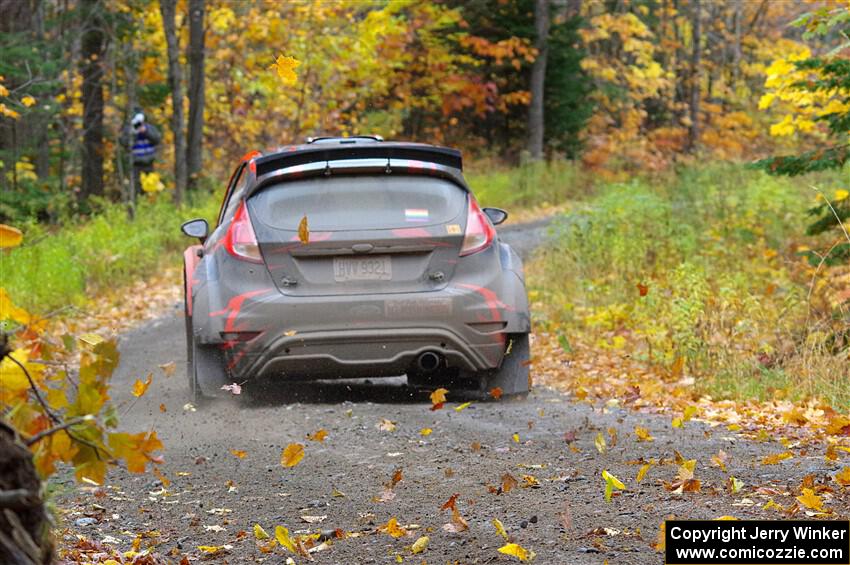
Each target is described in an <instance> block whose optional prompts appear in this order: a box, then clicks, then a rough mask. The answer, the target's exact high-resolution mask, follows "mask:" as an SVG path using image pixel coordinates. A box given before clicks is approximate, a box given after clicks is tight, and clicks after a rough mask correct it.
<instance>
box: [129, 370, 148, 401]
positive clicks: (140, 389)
mask: <svg viewBox="0 0 850 565" xmlns="http://www.w3.org/2000/svg"><path fill="white" fill-rule="evenodd" d="M152 381H153V373H151V374H149V375H148V378H147V379H145V381H144V382H142V381H141V380H139V379H136V382H135V383H134V384H133V396H135V397H136V398H140V397H142V396H144V394H145V393H146V392H147V391H148V387H149V386H151V382H152Z"/></svg>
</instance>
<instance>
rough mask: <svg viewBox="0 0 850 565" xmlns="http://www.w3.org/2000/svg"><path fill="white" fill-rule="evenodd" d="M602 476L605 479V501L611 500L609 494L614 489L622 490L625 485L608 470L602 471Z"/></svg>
mask: <svg viewBox="0 0 850 565" xmlns="http://www.w3.org/2000/svg"><path fill="white" fill-rule="evenodd" d="M602 478H603V479H605V501H606V502H611V495H612V494H613V493H614V489H615V488H616V489H618V490H623V489H625V488H626V485H624V484H623V482H622V481H620V479H618V478H617V477H615V476H614V475H612V474H611V473H609V472H608V471H602Z"/></svg>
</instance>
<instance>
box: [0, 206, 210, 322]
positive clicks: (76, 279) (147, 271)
mask: <svg viewBox="0 0 850 565" xmlns="http://www.w3.org/2000/svg"><path fill="white" fill-rule="evenodd" d="M194 200H195V201H194V202H193V203H192V204H191V205H189V206H186V207H184V208H182V209H177V208H175V207H174V206H173V205H172V204H171V203H170V202H166V201H165V199H160V201H158V202H149V201H142V202H140V203H139V205H138V207H137V210H136V218H135V219H134V220H132V221H131V220H130V219H129V218H128V217H127V213H126V211H125V209H124V207H123V206H120V205H116V204H106V205H105V206H103V207H102V209H101V211H100V212H98V213H96V214H94V215H92V216H91V217H89V218H87V219H85V220H81V221H80V220H78V221H74V222H68V223H66V224H65V225H63V226H62V227H59V228H55V227H53V228H48V227H45V226H42V225H39V224H36V223H31V224H27V225H24V226H18V227H19V228H20V229H21V230H22V231H23V232H24V243H23V245H21V246H20V247H18V248H16V249H12V250H9V251H6V252H5V253H3V254H2V256H0V262H1V263H2V268H0V288H4V289H5V290H6V291H7V292H8V293H9V295H10V296H11V298H12V300H13V301H14V303H15V304H16V305H18V306H20V307H22V308H25V309H26V310H29V311H30V312H33V313H34V314H37V315H45V314H47V313H49V312H52V311H55V310H58V309H60V308H63V307H66V306H82V305H83V304H85V303H86V300H87V299H94V300H96V299H97V295H98V292H99V291H100V290H103V289H105V288H113V289H114V288H118V287H121V286H124V285H128V284H131V283H133V282H137V281H139V280H140V279H144V278H147V277H150V276H151V275H152V274H153V272H155V271H156V270H157V269H159V268H161V267H164V266H166V265H173V264H175V262H176V261H178V260H179V257H180V252H181V251H182V249H183V248H184V247H185V245H186V244H187V243H188V239H187V238H186V236H184V235H183V234H182V233H181V232H180V224H181V223H182V222H183V221H185V220H186V219H188V218H192V217H205V218H207V219H208V220H210V219H212V218H213V217H214V216H215V214H216V212H217V209H218V208H217V206H218V197H213V196H211V195H208V194H206V193H201V194H197V195H194Z"/></svg>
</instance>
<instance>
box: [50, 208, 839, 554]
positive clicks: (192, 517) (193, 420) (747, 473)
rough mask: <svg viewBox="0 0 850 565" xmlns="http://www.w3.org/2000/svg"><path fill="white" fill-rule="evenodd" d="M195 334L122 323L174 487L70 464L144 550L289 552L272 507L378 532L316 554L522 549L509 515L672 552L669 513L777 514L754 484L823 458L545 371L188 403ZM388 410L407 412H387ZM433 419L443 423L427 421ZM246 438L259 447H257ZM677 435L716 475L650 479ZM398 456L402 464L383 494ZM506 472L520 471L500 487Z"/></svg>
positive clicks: (123, 389)
mask: <svg viewBox="0 0 850 565" xmlns="http://www.w3.org/2000/svg"><path fill="white" fill-rule="evenodd" d="M544 232H545V222H538V223H536V224H531V225H529V226H524V227H514V228H508V229H505V230H504V232H503V233H504V234H505V237H506V238H509V239H510V240H511V241H513V242H518V245H517V247H519V248H520V249H521V251H522V252H523V254H526V255H527V254H528V252H529V250H530V249H532V248H533V246H534V245H536V244H537V243H538V242H539V241H540V240H541V238H542V237H543V234H544ZM183 339H184V338H183V320H182V318H181V316H180V313H179V311H178V310H177V309H175V312H174V313H173V315H169V316H166V317H163V318H160V319H157V320H155V321H152V322H150V323H147V324H145V325H144V326H142V327H139V328H137V329H136V330H134V331H131V332H129V333H127V334H125V335H123V336H122V337H121V364H120V367H119V369H118V371H117V373H116V375H115V377H114V385H113V389H114V396H115V401H116V402H117V403H118V404H119V405H121V406H123V408H122V409H121V410H120V412H121V414H122V417H121V427H122V428H125V429H127V430H130V431H141V430H148V429H154V430H156V431H157V433H158V434H159V436H160V437H161V439H162V441H163V443H164V444H165V450H164V458H165V463H164V464H163V465H161V466H160V468H161V469H162V471H163V473H164V474H165V475H166V476H167V477H168V478H169V479H170V481H171V484H170V486H169V487H168V488H167V489H165V490H163V489H162V485H161V483H160V482H159V481H158V480H156V479H155V477H153V476H152V475H149V474H148V475H131V474H129V473H126V472H124V471H122V470H120V469H119V470H115V471H114V472H113V473H111V474H110V476H109V481H110V482H109V484H108V485H107V486H106V487H105V488H103V489H91V488H89V489H85V488H78V487H76V486H75V485H74V483H73V481H72V479H71V478H70V476H68V475H60V476H58V478H57V479H56V481H55V482H56V486H57V487H58V488H59V492H58V494H57V505H58V506H60V507H63V508H70V509H71V511H70V512H68V513H67V514H66V515H65V517H64V521H65V523H64V526H65V527H66V528H68V529H67V531H66V539H69V540H70V539H72V538H71V536H72V535H73V534H74V533H79V534H83V535H85V536H88V537H89V538H92V539H94V540H96V541H102V540H106V541H107V542H108V543H111V544H113V545H114V546H116V547H117V548H119V549H121V550H127V549H130V547H131V543H132V541H133V539H134V538H135V537H136V535H137V534H140V533H144V532H148V534H147V537H144V538H143V539H142V545H141V547H143V548H144V547H146V546H147V545H148V544H156V552H157V553H158V554H159V555H161V556H164V557H165V558H168V559H174V560H175V562H176V561H179V559H180V557H171V556H172V555H177V554H181V555H182V554H184V553H185V554H186V555H188V556H190V557H192V558H193V559H194V557H199V556H201V555H202V553H201V551H199V550H198V546H201V545H204V546H215V545H224V544H228V545H230V546H232V547H231V548H230V549H228V550H226V551H225V552H223V553H221V554H219V555H215V556H212V557H206V559H208V560H211V561H213V562H228V563H251V562H260V561H265V562H268V563H284V562H285V560H286V558H287V556H288V554H287V553H286V552H285V551H284V550H283V549H282V548H280V547H278V548H276V549H275V550H274V552H273V553H269V554H265V553H262V552H260V551H259V550H258V548H257V543H256V542H255V540H254V536H253V534H252V528H253V525H254V524H255V523H259V524H261V525H262V526H263V527H264V528H265V529H266V530H267V531H269V532H272V531H273V530H274V526H275V525H285V526H286V527H288V528H289V530H290V532H302V533H306V532H316V531H318V530H319V529H321V530H325V531H333V530H335V529H341V530H343V531H345V532H349V533H350V532H359V533H360V534H361V535H359V536H356V537H349V538H347V539H340V540H336V541H334V542H333V543H332V545H331V546H330V547H329V548H328V549H327V550H324V551H319V552H317V553H315V554H314V555H313V556H312V557H313V559H314V560H315V561H316V562H317V563H339V564H359V563H395V562H397V560H398V557H399V556H400V557H401V558H402V559H403V560H404V562H408V563H416V564H419V563H422V562H423V561H424V562H427V563H432V564H434V563H448V562H451V563H455V562H460V563H509V562H516V559H514V558H512V557H509V556H505V555H501V554H499V553H498V552H497V548H499V547H500V546H501V545H503V544H504V543H505V542H504V540H503V539H502V538H501V537H500V536H499V535H498V534H497V532H496V530H495V528H494V526H493V525H492V520H493V519H494V518H498V519H499V520H501V521H502V522H503V523H504V525H505V528H506V529H507V532H508V533H509V535H510V536H511V537H512V538H513V540H514V541H515V542H516V543H519V544H520V545H522V546H523V547H525V548H527V549H529V550H533V551H534V552H535V553H536V554H537V557H536V559H535V563H545V564H550V563H551V564H565V563H571V564H585V563H587V564H591V563H592V564H596V565H601V564H602V563H603V562H604V561H605V560H607V561H608V563H611V564H615V563H618V564H619V563H625V564H648V563H662V562H663V558H662V556H661V555H660V554H659V553H657V552H656V551H655V549H653V548H652V547H651V544H653V543H654V542H655V539H656V536H657V533H658V530H659V523H660V522H661V521H662V520H663V519H664V518H665V517H667V516H669V515H676V516H677V517H683V518H715V517H718V516H721V515H725V514H732V515H735V516H738V517H740V518H755V517H778V516H776V513H775V511H773V514H772V515H770V516H768V514H766V513H765V511H763V510H762V509H761V506H762V505H763V504H764V502H765V501H766V497H761V496H760V495H757V494H754V493H750V494H746V493H747V492H749V491H748V487H750V486H752V487H754V486H756V485H759V486H766V485H774V486H775V487H776V488H784V486H785V485H790V484H799V477H801V476H802V475H803V474H805V473H807V472H813V471H815V472H817V471H818V470H820V469H819V466H821V463H822V462H823V457H822V455H818V456H817V457H815V455H814V454H813V456H812V457H811V458H795V459H794V460H793V462H783V463H782V464H780V465H775V466H770V467H764V466H762V465H760V464H758V462H757V458H760V457H762V456H763V455H765V454H768V453H775V452H777V450H778V446H777V445H776V444H773V445H771V444H769V443H752V442H742V441H740V440H739V439H738V438H736V437H733V434H732V433H731V432H727V431H726V430H725V429H724V428H714V429H709V428H708V427H707V426H705V425H703V424H700V423H696V422H689V423H688V425H687V427H686V429H684V430H679V429H677V430H674V429H672V428H671V426H670V417H669V415H666V416H660V415H649V414H639V413H634V412H630V411H623V410H620V409H603V408H601V407H596V408H593V407H591V406H589V405H587V404H586V403H575V402H574V401H573V399H570V398H568V397H564V396H562V395H560V394H558V393H556V392H554V391H552V390H548V389H541V388H537V389H535V390H534V391H533V392H532V393H531V394H530V395H529V397H528V398H527V399H526V400H524V401H501V402H476V403H473V404H472V405H471V406H469V407H467V408H465V409H463V410H461V411H457V410H455V408H456V407H457V406H458V404H457V403H455V402H453V399H452V396H451V393H450V394H449V397H448V400H449V402H448V403H447V404H446V406H445V407H444V408H443V409H442V410H438V411H431V410H430V408H431V404H430V401H429V400H428V394H427V392H415V391H412V390H410V389H408V388H407V387H406V384H405V380H404V378H403V377H401V378H393V379H383V380H376V381H375V382H374V383H370V382H368V381H357V382H334V383H302V384H297V385H295V386H288V387H287V388H286V389H285V390H281V391H279V393H278V394H276V395H272V396H270V397H267V398H265V399H264V400H263V401H262V402H256V401H254V402H253V403H250V402H248V401H247V399H244V398H242V397H235V396H234V397H232V398H225V399H222V400H216V401H214V402H213V403H211V404H209V405H207V406H204V407H202V408H199V409H198V410H197V411H192V410H187V409H184V405H185V404H186V403H187V402H188V394H187V392H186V378H185V374H184V370H185V369H184V367H185V357H184V355H185V348H184V343H183ZM172 361H173V362H175V363H176V371H175V372H174V374H173V375H172V376H170V377H166V376H164V374H163V372H162V371H161V370H160V369H159V368H158V366H159V365H161V364H164V363H169V362H172ZM148 373H153V374H154V381H153V384H152V385H151V387H150V389H149V390H148V392H147V394H146V395H145V396H143V397H142V398H140V399H134V398H133V397H132V396H131V395H130V389H131V386H132V383H133V382H134V381H135V379H137V378H144V377H145V376H146V375H147V374H148ZM161 405H162V406H161ZM162 408H164V411H163V410H162ZM382 420H390V421H392V422H394V423H395V426H396V429H395V430H394V431H386V430H382V429H379V425H380V423H381V421H382ZM635 426H643V427H646V428H647V429H648V430H649V431H650V433H651V434H652V435H653V436H654V438H655V440H654V441H650V442H637V441H636V440H635V436H634V433H633V430H634V428H635ZM385 427H386V426H385ZM423 428H430V429H432V430H433V431H432V432H431V433H430V435H427V436H424V435H421V433H420V431H421V430H422V429H423ZM611 428H613V429H615V430H617V436H618V437H619V441H617V442H616V443H615V442H614V441H612V439H611V436H610V435H609V431H608V430H609V429H611ZM319 429H325V430H327V438H326V439H325V440H324V441H323V442H317V441H310V440H307V439H306V436H307V434H311V433H314V432H316V431H317V430H319ZM600 432H602V433H603V434H604V435H605V437H606V439H607V442H608V448H607V450H606V451H605V452H604V453H600V452H599V451H598V450H597V448H596V447H595V445H594V442H595V438H596V437H597V434H598V433H600ZM565 433H566V440H570V442H569V443H568V442H567V441H565ZM293 442H300V443H302V444H304V445H305V446H306V448H305V456H304V459H303V461H302V462H301V463H300V464H298V465H297V466H295V467H292V468H284V467H282V466H281V465H280V457H281V451H282V449H283V448H284V447H285V446H286V445H288V444H290V443H293ZM721 449H722V450H723V451H725V452H726V453H727V454H728V456H729V457H728V463H727V466H728V473H724V472H723V471H721V470H720V469H719V468H717V467H714V466H711V465H710V463H709V458H710V456H711V455H713V454H716V453H717V452H718V451H719V450H721ZM780 449H781V448H780ZM231 450H242V451H245V452H246V453H247V455H245V457H244V458H241V459H240V458H238V457H237V456H235V455H233V454H232V453H231ZM674 450H678V451H680V452H682V454H683V455H684V456H685V457H687V458H694V459H698V461H699V463H698V466H697V471H696V474H697V477H698V478H699V479H700V480H701V481H702V492H700V493H684V494H674V493H672V492H670V491H668V490H667V489H665V488H664V486H663V485H662V484H661V483H662V480H663V481H667V482H670V481H672V480H673V478H674V477H675V474H676V469H677V467H676V466H675V465H673V464H672V463H671V464H666V465H659V466H654V467H653V468H651V469H650V471H649V473H648V474H647V476H646V477H645V478H644V480H643V481H642V482H641V483H637V482H636V480H635V475H636V474H637V471H638V469H639V466H640V465H639V464H637V463H636V461H637V460H639V459H641V458H643V459H645V460H649V459H650V458H655V459H667V460H670V459H672V457H673V453H674ZM397 469H401V470H402V474H403V478H402V480H401V481H400V482H398V484H397V485H395V487H394V489H393V490H392V494H391V495H383V500H381V498H382V493H383V492H384V485H385V484H387V483H389V482H390V481H391V477H392V476H393V474H394V472H395V470H397ZM603 470H608V471H609V472H611V473H613V474H614V475H615V476H617V477H619V478H620V479H622V480H623V481H624V482H625V483H626V486H627V490H626V491H624V492H621V493H618V496H615V497H614V498H613V500H612V501H611V502H605V500H604V497H603V491H604V482H603V479H602V478H601V472H602V471H603ZM506 473H509V474H510V475H512V476H513V477H515V478H516V479H517V481H518V482H519V485H518V486H517V487H516V488H513V489H511V490H510V491H509V492H503V493H494V492H491V490H495V489H494V488H492V487H497V486H498V485H500V484H501V482H502V477H503V476H504V475H505V474H506ZM729 474H733V475H735V476H736V477H738V478H739V479H740V480H743V481H744V483H745V485H747V487H745V489H744V490H743V491H742V492H740V493H738V494H737V495H734V496H733V495H731V494H728V493H727V492H726V491H725V489H724V484H725V483H726V481H727V479H728V476H729ZM523 475H526V476H527V478H524V477H523ZM104 493H105V496H104ZM455 493H457V494H459V497H458V499H457V509H458V510H459V512H460V514H461V515H462V516H463V517H464V519H465V520H466V521H468V524H469V529H468V530H467V531H463V532H460V533H451V532H448V531H445V530H444V529H443V525H444V524H447V523H449V522H450V521H451V513H450V512H449V511H441V510H440V507H441V505H443V503H444V502H446V501H447V500H448V499H449V498H450V497H451V496H452V495H453V494H455ZM745 494H746V496H747V497H746V498H745V497H744V495H745ZM748 501H749V502H748ZM391 517H395V518H397V520H398V522H399V524H402V525H404V526H406V527H407V528H408V529H409V530H410V534H409V535H408V536H405V537H401V538H399V539H394V538H393V537H391V536H390V535H388V534H386V533H376V532H375V529H376V527H377V526H380V525H382V524H385V523H386V522H387V521H388V520H389V519H390V518H391ZM87 518H94V519H93V520H92V519H87ZM308 521H312V522H313V523H309V522H308ZM240 532H243V533H241V534H240ZM245 532H247V535H245ZM423 535H427V536H429V538H430V541H429V543H428V546H427V549H426V550H425V551H424V552H422V553H419V554H417V555H413V554H412V553H411V551H410V546H411V544H412V543H413V542H414V541H415V540H416V539H417V538H419V537H420V536H423ZM294 559H295V561H296V562H298V563H303V562H306V559H305V558H303V557H300V556H294Z"/></svg>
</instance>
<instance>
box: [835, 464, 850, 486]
mask: <svg viewBox="0 0 850 565" xmlns="http://www.w3.org/2000/svg"><path fill="white" fill-rule="evenodd" d="M835 482H837V483H838V484H840V485H841V486H845V487H850V467H844V468H843V469H841V472H840V473H838V474H837V475H835Z"/></svg>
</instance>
